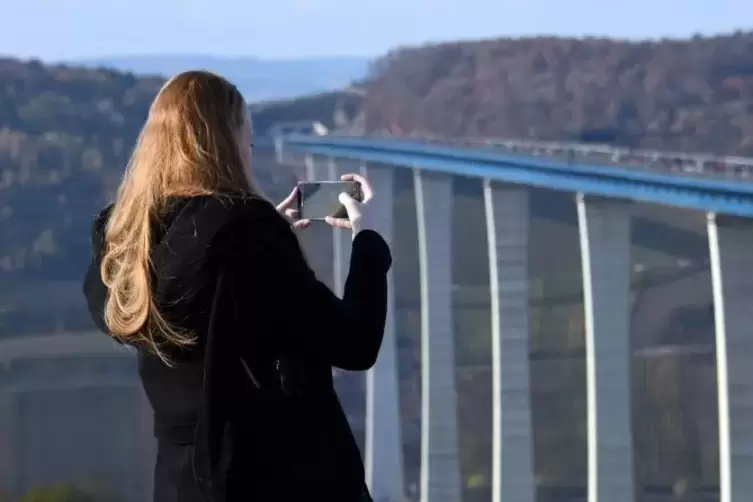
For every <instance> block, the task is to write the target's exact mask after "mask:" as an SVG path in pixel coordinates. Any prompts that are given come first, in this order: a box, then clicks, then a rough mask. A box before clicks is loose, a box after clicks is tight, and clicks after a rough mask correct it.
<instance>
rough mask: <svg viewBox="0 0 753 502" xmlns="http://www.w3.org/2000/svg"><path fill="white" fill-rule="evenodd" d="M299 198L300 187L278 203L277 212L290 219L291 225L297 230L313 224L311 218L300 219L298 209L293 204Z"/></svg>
mask: <svg viewBox="0 0 753 502" xmlns="http://www.w3.org/2000/svg"><path fill="white" fill-rule="evenodd" d="M297 200H298V187H295V188H293V191H292V192H290V195H288V196H287V197H285V200H283V201H282V202H280V203H279V204H277V212H278V213H280V214H281V215H282V217H283V218H285V219H286V220H288V222H289V223H290V226H292V227H293V228H294V229H295V230H298V229H302V228H306V227H308V226H309V225H311V220H301V219H298V210H297V209H295V208H294V207H293V206H294V205H295V203H296V201H297Z"/></svg>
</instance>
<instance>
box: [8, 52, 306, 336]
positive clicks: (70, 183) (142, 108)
mask: <svg viewBox="0 0 753 502" xmlns="http://www.w3.org/2000/svg"><path fill="white" fill-rule="evenodd" d="M162 82H163V81H162V79H159V78H142V77H137V76H134V75H132V74H126V73H118V72H115V71H109V70H104V69H98V70H92V69H83V68H75V67H66V66H48V65H43V64H40V63H38V62H24V61H18V60H14V59H1V58H0V337H3V336H17V335H21V334H23V333H25V332H37V333H38V332H49V331H56V330H60V331H63V330H76V329H88V328H89V327H90V320H89V317H88V314H86V311H85V307H84V304H83V299H82V296H81V293H80V287H81V278H82V273H83V271H84V269H85V266H86V264H87V263H88V260H89V258H90V252H91V251H90V249H91V248H90V242H89V228H90V225H91V221H92V216H93V215H94V214H96V212H97V211H98V210H99V209H100V208H101V207H102V205H103V204H104V203H105V202H106V201H108V200H109V199H110V197H111V196H112V193H113V191H114V188H115V187H116V185H117V183H118V182H119V180H120V178H121V176H122V174H123V169H124V167H125V165H126V162H127V160H128V156H129V154H130V151H131V149H132V147H133V144H134V142H135V139H136V137H137V135H138V132H139V129H140V128H141V126H142V125H143V122H144V119H145V118H146V115H147V112H148V109H149V105H150V103H151V101H152V100H153V99H154V96H155V95H156V93H157V91H158V90H159V88H160V86H161V84H162ZM267 157H270V156H269V153H268V152H267V153H265V152H262V151H260V152H259V155H257V159H258V160H259V162H258V166H257V167H258V169H257V170H256V173H255V174H256V176H257V178H258V179H259V181H260V182H261V183H262V185H263V186H264V187H265V189H267V191H268V193H269V194H270V195H274V196H275V197H279V193H277V192H276V191H275V190H274V187H270V185H274V184H275V183H278V182H279V184H280V186H282V185H285V187H286V188H285V189H289V186H290V184H291V180H290V179H289V177H287V178H286V177H285V176H284V174H285V173H283V175H282V177H281V176H280V173H279V172H273V171H272V169H273V166H272V164H271V162H269V161H267V160H266V159H267ZM270 188H272V190H270ZM285 193H286V194H287V192H285Z"/></svg>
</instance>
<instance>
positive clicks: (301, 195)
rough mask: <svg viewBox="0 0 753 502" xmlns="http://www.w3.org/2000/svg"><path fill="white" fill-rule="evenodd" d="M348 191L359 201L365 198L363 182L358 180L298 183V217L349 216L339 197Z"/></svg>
mask: <svg viewBox="0 0 753 502" xmlns="http://www.w3.org/2000/svg"><path fill="white" fill-rule="evenodd" d="M341 193H347V194H348V195H350V196H351V197H353V198H354V199H356V200H357V201H362V200H363V193H362V191H361V184H360V183H358V182H357V181H305V182H301V183H298V217H299V218H305V219H307V220H323V219H325V218H326V217H327V216H332V217H333V218H347V217H348V212H347V211H346V210H345V207H344V206H343V205H342V204H341V203H340V200H339V199H338V197H340V194H341Z"/></svg>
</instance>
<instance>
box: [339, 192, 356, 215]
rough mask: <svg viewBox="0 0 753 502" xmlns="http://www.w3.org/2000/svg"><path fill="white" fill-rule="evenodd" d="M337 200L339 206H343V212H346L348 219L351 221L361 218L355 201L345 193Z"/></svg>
mask: <svg viewBox="0 0 753 502" xmlns="http://www.w3.org/2000/svg"><path fill="white" fill-rule="evenodd" d="M337 199H338V200H339V201H340V204H342V205H343V206H345V210H346V211H348V218H350V219H351V220H352V219H353V218H358V217H359V216H361V209H360V208H359V203H358V201H357V200H356V199H354V198H353V197H351V196H350V195H348V194H346V193H341V194H340V196H339V197H338V198H337Z"/></svg>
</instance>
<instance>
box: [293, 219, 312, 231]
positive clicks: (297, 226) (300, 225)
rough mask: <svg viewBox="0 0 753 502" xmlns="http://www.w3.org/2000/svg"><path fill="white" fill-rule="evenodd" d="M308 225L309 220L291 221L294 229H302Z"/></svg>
mask: <svg viewBox="0 0 753 502" xmlns="http://www.w3.org/2000/svg"><path fill="white" fill-rule="evenodd" d="M309 225H311V220H298V221H296V222H295V223H293V228H294V229H296V230H302V229H304V228H307V227H308V226H309Z"/></svg>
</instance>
